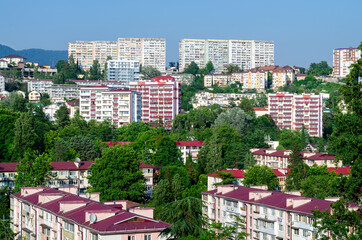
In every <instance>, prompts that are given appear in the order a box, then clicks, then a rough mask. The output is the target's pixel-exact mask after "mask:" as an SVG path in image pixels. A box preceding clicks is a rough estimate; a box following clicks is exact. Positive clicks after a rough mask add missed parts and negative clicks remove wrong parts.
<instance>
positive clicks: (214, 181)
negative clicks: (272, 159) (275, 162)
mask: <svg viewBox="0 0 362 240" xmlns="http://www.w3.org/2000/svg"><path fill="white" fill-rule="evenodd" d="M272 170H273V172H274V173H275V175H276V176H277V177H278V181H279V187H280V189H284V188H285V184H286V179H287V175H288V172H289V169H284V168H283V169H282V168H272ZM245 171H246V169H226V170H221V172H225V173H230V174H231V175H232V176H233V177H234V178H236V183H234V184H235V185H238V186H243V185H244V184H243V181H244V178H245ZM221 182H222V178H221V176H220V174H219V173H217V172H216V173H209V174H207V190H208V191H210V190H213V189H216V188H217V186H218V185H220V183H221Z"/></svg>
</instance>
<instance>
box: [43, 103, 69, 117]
mask: <svg viewBox="0 0 362 240" xmlns="http://www.w3.org/2000/svg"><path fill="white" fill-rule="evenodd" d="M64 104H65V103H64V102H55V103H53V104H50V105H48V106H45V107H43V112H44V114H45V115H46V116H47V117H48V119H49V121H55V118H54V114H55V112H56V111H58V110H59V108H60V107H61V106H63V105H64Z"/></svg>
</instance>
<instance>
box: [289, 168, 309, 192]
mask: <svg viewBox="0 0 362 240" xmlns="http://www.w3.org/2000/svg"><path fill="white" fill-rule="evenodd" d="M309 169H310V168H309V166H308V165H307V164H305V163H303V162H302V163H299V164H297V165H296V166H294V168H292V169H290V172H289V173H288V176H287V179H286V189H287V190H300V189H301V188H302V186H301V183H302V181H303V180H305V179H306V178H307V177H308V176H309V174H310V173H309Z"/></svg>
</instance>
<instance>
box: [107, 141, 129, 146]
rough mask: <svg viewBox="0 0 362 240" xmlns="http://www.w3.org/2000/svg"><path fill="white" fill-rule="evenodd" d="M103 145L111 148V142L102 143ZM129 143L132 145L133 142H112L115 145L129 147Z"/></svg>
mask: <svg viewBox="0 0 362 240" xmlns="http://www.w3.org/2000/svg"><path fill="white" fill-rule="evenodd" d="M104 143H105V144H107V146H108V147H109V146H113V142H104ZM130 143H133V142H114V144H115V145H124V144H126V145H129V144H130Z"/></svg>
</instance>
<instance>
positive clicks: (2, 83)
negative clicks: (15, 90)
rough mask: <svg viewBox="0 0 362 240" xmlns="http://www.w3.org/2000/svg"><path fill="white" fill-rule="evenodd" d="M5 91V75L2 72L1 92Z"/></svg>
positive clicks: (0, 78)
mask: <svg viewBox="0 0 362 240" xmlns="http://www.w3.org/2000/svg"><path fill="white" fill-rule="evenodd" d="M3 91H5V76H4V75H1V74H0V92H3Z"/></svg>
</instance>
